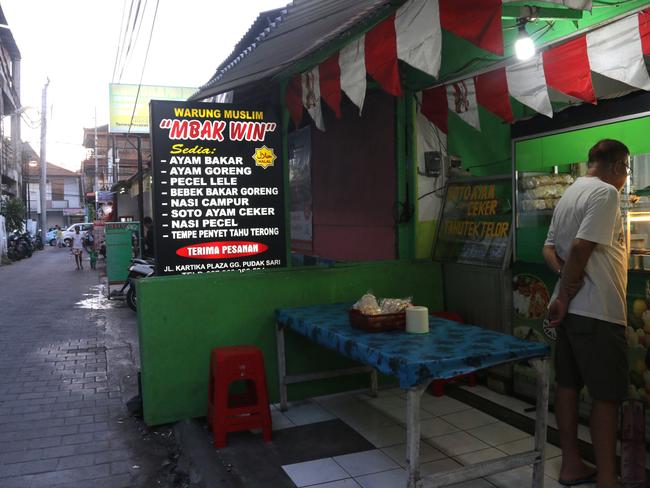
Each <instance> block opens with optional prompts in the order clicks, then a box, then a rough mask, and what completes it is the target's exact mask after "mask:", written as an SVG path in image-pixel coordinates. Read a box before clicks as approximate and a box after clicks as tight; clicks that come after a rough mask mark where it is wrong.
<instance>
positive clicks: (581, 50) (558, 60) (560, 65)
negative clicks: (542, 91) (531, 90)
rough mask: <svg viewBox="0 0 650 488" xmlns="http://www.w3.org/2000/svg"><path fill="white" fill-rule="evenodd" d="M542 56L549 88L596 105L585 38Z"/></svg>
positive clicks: (545, 52) (546, 52) (574, 40)
mask: <svg viewBox="0 0 650 488" xmlns="http://www.w3.org/2000/svg"><path fill="white" fill-rule="evenodd" d="M542 56H543V59H544V74H545V76H546V83H547V84H548V86H550V87H551V88H554V89H555V90H557V91H559V92H561V93H564V94H566V95H569V96H571V97H574V98H578V99H580V100H583V101H585V102H589V103H596V95H595V94H594V87H593V84H592V82H591V69H590V67H589V57H588V56H587V39H586V37H585V36H580V37H578V38H576V39H573V40H571V41H569V42H565V43H564V44H561V45H559V46H556V47H553V48H551V49H549V50H547V51H544V53H543V55H542Z"/></svg>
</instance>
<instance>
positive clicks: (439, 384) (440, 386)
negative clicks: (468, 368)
mask: <svg viewBox="0 0 650 488" xmlns="http://www.w3.org/2000/svg"><path fill="white" fill-rule="evenodd" d="M431 315H433V316H435V317H440V318H443V319H447V320H453V321H454V322H459V323H461V324H462V323H463V319H462V317H461V316H460V315H458V314H457V313H455V312H431ZM463 378H467V384H468V385H469V386H476V376H475V375H474V373H469V374H462V375H459V376H454V377H453V378H449V379H447V380H433V381H432V382H431V390H432V391H433V396H437V397H441V396H444V394H445V385H446V384H447V383H451V382H452V381H456V380H460V379H463Z"/></svg>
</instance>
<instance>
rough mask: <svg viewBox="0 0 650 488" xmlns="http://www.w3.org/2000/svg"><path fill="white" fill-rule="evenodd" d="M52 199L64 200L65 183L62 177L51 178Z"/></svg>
mask: <svg viewBox="0 0 650 488" xmlns="http://www.w3.org/2000/svg"><path fill="white" fill-rule="evenodd" d="M50 184H51V186H52V200H65V199H66V198H65V183H64V180H63V178H52V180H51V183H50Z"/></svg>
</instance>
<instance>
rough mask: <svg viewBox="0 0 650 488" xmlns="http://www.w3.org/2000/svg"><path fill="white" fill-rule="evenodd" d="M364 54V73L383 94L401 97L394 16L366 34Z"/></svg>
mask: <svg viewBox="0 0 650 488" xmlns="http://www.w3.org/2000/svg"><path fill="white" fill-rule="evenodd" d="M365 54H366V72H367V73H368V74H369V75H370V76H372V77H373V79H374V80H375V81H376V82H377V83H379V84H380V85H381V87H382V88H383V89H384V91H385V92H387V93H390V94H391V95H393V96H396V97H399V96H401V95H402V87H401V85H400V81H399V69H398V66H397V37H396V34H395V15H394V14H393V15H391V16H390V17H388V18H387V19H385V20H383V21H382V22H380V23H379V24H377V25H376V26H375V27H374V28H373V29H371V30H370V31H369V32H367V33H366V37H365Z"/></svg>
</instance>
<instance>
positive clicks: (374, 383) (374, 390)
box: [370, 368, 377, 398]
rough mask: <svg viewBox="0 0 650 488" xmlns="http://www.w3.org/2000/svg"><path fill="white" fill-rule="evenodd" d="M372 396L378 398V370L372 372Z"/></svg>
mask: <svg viewBox="0 0 650 488" xmlns="http://www.w3.org/2000/svg"><path fill="white" fill-rule="evenodd" d="M370 396H371V397H373V398H377V370H376V369H375V368H372V371H371V372H370Z"/></svg>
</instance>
